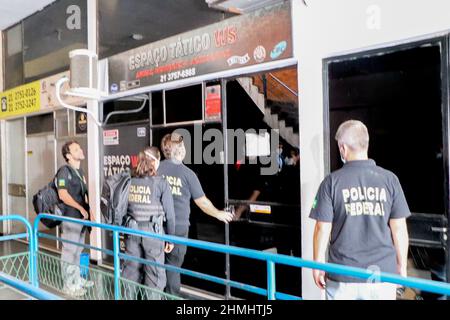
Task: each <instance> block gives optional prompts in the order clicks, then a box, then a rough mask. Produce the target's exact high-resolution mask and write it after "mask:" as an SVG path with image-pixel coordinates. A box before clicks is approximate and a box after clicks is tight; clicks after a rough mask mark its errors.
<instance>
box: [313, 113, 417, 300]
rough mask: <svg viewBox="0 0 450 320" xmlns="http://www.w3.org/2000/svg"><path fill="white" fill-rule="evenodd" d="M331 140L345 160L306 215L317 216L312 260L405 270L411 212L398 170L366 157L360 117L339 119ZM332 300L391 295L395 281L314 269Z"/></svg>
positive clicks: (365, 133)
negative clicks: (326, 257)
mask: <svg viewBox="0 0 450 320" xmlns="http://www.w3.org/2000/svg"><path fill="white" fill-rule="evenodd" d="M336 140H337V143H338V146H339V152H340V154H341V159H342V162H344V166H343V167H342V168H341V169H340V170H337V171H335V172H333V173H331V174H330V175H328V176H327V177H326V178H325V180H324V181H323V182H322V184H321V185H320V187H319V191H318V192H317V196H316V199H315V200H314V204H313V208H312V210H311V215H310V217H311V218H312V219H314V220H316V226H315V230H314V260H315V261H317V262H321V263H325V260H326V259H325V256H326V251H327V250H326V249H327V246H328V245H329V246H330V247H329V253H328V256H329V258H328V262H330V263H336V264H341V265H345V266H350V267H359V268H365V269H369V270H372V271H374V272H376V271H378V272H379V271H381V272H390V273H398V274H400V275H401V276H404V277H406V275H407V258H408V243H409V240H408V230H407V227H406V218H407V217H409V216H410V215H411V213H410V211H409V208H408V204H407V203H406V199H405V196H404V194H403V190H402V187H401V185H400V182H399V180H398V178H397V176H396V175H395V174H394V173H392V172H390V171H388V170H385V169H383V168H381V167H378V166H377V165H376V164H375V161H373V160H371V159H369V158H368V148H369V133H368V131H367V128H366V126H365V125H364V124H363V123H362V122H361V121H356V120H349V121H346V122H344V123H343V124H341V125H340V127H339V129H338V131H337V133H336ZM313 276H314V281H315V283H316V285H317V286H318V287H319V288H320V289H326V296H327V299H330V300H331V299H332V300H395V299H396V285H395V284H391V283H380V282H379V281H378V282H375V283H371V282H370V281H365V280H363V279H358V278H353V277H348V276H343V275H337V274H327V278H328V279H327V280H326V279H325V273H324V272H323V271H319V270H314V271H313Z"/></svg>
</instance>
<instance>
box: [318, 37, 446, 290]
mask: <svg viewBox="0 0 450 320" xmlns="http://www.w3.org/2000/svg"><path fill="white" fill-rule="evenodd" d="M429 44H438V45H439V46H440V48H441V80H442V83H441V96H442V98H441V99H442V101H441V112H442V143H443V157H444V159H443V162H444V173H445V176H444V197H445V199H447V200H446V201H444V213H443V216H444V218H446V219H447V224H446V226H445V227H446V228H444V232H445V233H446V234H445V235H444V239H445V236H446V237H447V254H446V276H447V282H449V283H450V250H449V249H450V230H449V221H450V201H449V199H450V198H449V196H450V177H449V174H450V167H449V162H450V146H449V143H450V135H449V134H450V132H449V131H450V130H449V125H450V118H449V115H450V110H449V109H450V95H449V90H450V89H449V84H450V83H449V82H450V79H449V76H450V33H448V32H443V33H442V32H439V33H436V34H432V35H426V36H423V37H417V38H412V39H406V40H403V41H400V42H396V43H386V44H383V45H380V46H376V47H372V48H367V49H366V50H364V49H358V50H355V51H353V52H346V53H343V54H336V55H333V56H330V57H327V58H325V59H323V62H322V67H323V68H322V69H323V73H322V74H323V79H322V83H323V102H324V103H323V128H324V141H323V143H324V162H325V163H324V165H325V166H324V168H325V174H329V173H330V156H331V152H330V139H331V137H330V101H329V81H328V79H329V78H328V76H329V72H328V65H329V64H330V63H331V62H337V61H344V60H350V59H355V58H362V57H367V56H375V55H377V54H379V53H384V54H389V53H393V52H398V51H401V50H407V49H412V48H417V47H420V46H424V45H429Z"/></svg>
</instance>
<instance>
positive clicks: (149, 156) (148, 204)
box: [122, 147, 175, 291]
mask: <svg viewBox="0 0 450 320" xmlns="http://www.w3.org/2000/svg"><path fill="white" fill-rule="evenodd" d="M160 157H161V156H160V153H159V150H158V149H157V148H155V147H148V148H146V149H144V150H143V151H142V152H140V153H139V160H138V165H137V168H136V170H135V172H134V174H133V177H132V179H131V184H130V191H129V196H128V212H127V214H128V217H127V218H128V223H127V226H128V227H129V228H132V229H135V230H141V231H145V232H151V233H156V234H164V233H167V234H169V235H173V234H175V213H174V206H173V198H172V192H171V189H170V186H169V184H168V183H167V181H166V180H165V179H163V178H162V177H160V176H157V175H156V172H157V170H158V167H159V160H160ZM125 245H126V250H125V254H127V255H130V256H135V257H139V258H142V259H145V260H149V261H152V262H156V263H159V264H164V253H169V252H171V251H172V249H173V244H171V243H164V242H163V241H161V240H158V239H154V238H149V237H140V236H131V235H128V236H127V239H126V241H125ZM122 275H123V277H124V278H126V279H128V280H131V281H134V282H138V283H140V282H142V280H144V283H145V285H146V286H148V287H151V288H155V289H158V290H161V291H163V290H164V288H165V286H166V272H165V270H164V268H161V267H156V266H151V265H147V264H145V265H143V264H141V263H139V262H137V261H131V260H126V261H125V263H124V269H123V274H122ZM143 278H144V279H143Z"/></svg>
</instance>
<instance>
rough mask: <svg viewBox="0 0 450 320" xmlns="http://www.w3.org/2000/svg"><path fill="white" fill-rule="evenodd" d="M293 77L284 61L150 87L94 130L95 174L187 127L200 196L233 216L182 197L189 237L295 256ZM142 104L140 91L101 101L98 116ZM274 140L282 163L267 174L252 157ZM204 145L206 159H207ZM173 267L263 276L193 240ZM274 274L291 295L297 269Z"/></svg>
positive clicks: (197, 284) (189, 159) (258, 267)
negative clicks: (225, 219)
mask: <svg viewBox="0 0 450 320" xmlns="http://www.w3.org/2000/svg"><path fill="white" fill-rule="evenodd" d="M296 82H297V69H296V67H292V68H288V69H283V70H277V71H272V72H269V73H264V74H256V75H251V76H245V77H242V78H233V79H229V80H221V81H211V82H205V83H201V84H194V85H191V86H187V87H182V88H177V89H172V90H164V91H156V92H151V93H149V94H148V97H149V103H147V104H146V106H145V107H144V108H143V109H142V110H141V111H140V112H139V113H135V114H130V115H127V116H125V117H124V116H123V115H121V116H120V117H116V116H113V117H111V118H110V123H109V124H108V126H107V127H105V129H104V130H103V159H104V163H103V170H104V176H105V177H106V176H109V175H110V174H114V173H116V172H118V171H120V170H123V169H125V168H132V167H133V164H134V165H135V163H134V161H133V159H134V158H135V156H136V155H137V153H138V152H139V151H140V150H141V149H142V148H143V147H145V146H147V145H154V146H158V147H160V142H161V139H162V137H163V136H164V135H165V134H166V133H170V132H173V131H174V130H178V132H181V133H183V134H186V135H187V136H188V137H187V138H186V139H185V141H188V140H189V143H187V142H186V148H187V156H186V161H185V163H186V164H187V165H188V167H190V168H191V169H192V170H193V171H194V172H195V173H196V174H197V176H198V177H199V180H200V182H201V184H202V187H203V189H204V191H205V194H206V196H207V197H208V198H209V199H210V200H211V201H212V202H213V204H214V205H215V206H216V207H217V208H219V209H222V208H228V209H229V210H235V211H236V212H237V215H238V217H237V218H236V221H233V222H231V223H230V225H229V226H225V225H224V224H223V223H221V222H219V221H217V220H215V219H213V218H211V217H209V216H208V215H206V214H204V213H203V212H201V210H200V209H199V208H198V207H197V206H196V205H195V204H194V203H193V202H192V203H191V218H190V222H191V227H190V233H189V237H190V238H192V239H199V240H204V241H211V242H215V243H222V244H230V245H234V246H239V247H245V248H251V249H256V250H267V251H271V252H278V253H283V254H288V255H294V256H300V252H301V251H300V243H301V240H300V239H301V238H300V203H299V194H300V171H299V163H298V147H299V140H298V102H297V96H296V92H295V88H296ZM291 87H292V88H291ZM142 103H143V95H142V96H140V98H139V97H135V98H133V97H132V98H125V99H123V100H117V101H112V102H109V103H108V104H105V105H104V110H105V115H104V116H107V114H108V113H111V112H112V111H118V110H133V109H137V108H139V107H140V106H141V105H142ZM224 129H229V130H231V131H227V130H224ZM274 129H276V130H277V131H274ZM180 130H181V131H180ZM252 130H253V131H252ZM261 130H263V131H264V132H267V134H264V132H263V131H261ZM224 132H226V134H227V136H226V138H225V139H226V140H227V141H228V143H227V144H226V145H227V148H224V144H223V143H222V144H221V145H220V147H219V148H218V149H215V150H213V151H211V143H212V142H214V139H215V138H213V137H212V136H214V135H215V134H217V135H220V136H221V137H225V135H224ZM240 132H242V133H244V135H239V133H240ZM272 135H276V141H279V143H278V142H277V143H276V145H275V146H273V148H272V150H271V149H270V142H271V138H272V139H274V138H275V137H272ZM278 147H280V148H281V147H282V149H283V151H282V153H281V155H280V159H283V162H282V163H278V162H277V163H276V164H275V165H274V168H275V171H274V172H273V173H272V174H270V175H264V174H261V168H262V167H266V168H268V167H270V165H271V164H267V163H266V164H263V161H262V160H261V158H262V157H264V156H270V155H273V154H274V152H276V150H277V149H278ZM231 148H233V150H232V151H231ZM199 152H200V153H201V154H199ZM206 153H208V154H211V155H212V157H213V159H215V161H213V162H208V159H206V158H205V157H204V155H205V154H206ZM273 158H274V159H275V161H277V160H278V157H275V156H274V157H273ZM225 159H228V161H226V162H225ZM250 160H255V163H250ZM104 246H106V247H107V248H108V247H111V239H110V235H104ZM104 259H105V261H107V262H108V261H109V260H108V259H107V258H106V257H104ZM183 267H184V268H186V269H190V270H195V271H198V272H202V273H205V274H209V275H214V276H217V277H222V278H226V277H227V275H228V277H229V278H230V279H232V280H235V281H241V282H243V283H247V284H252V285H255V286H258V287H261V288H265V286H266V281H267V280H266V265H265V264H264V263H261V264H258V263H256V262H255V261H249V260H246V259H240V258H236V257H226V256H225V255H223V254H215V253H211V252H206V251H203V250H198V249H194V248H191V249H189V250H188V253H187V255H186V259H185V263H184V265H183ZM277 273H278V274H277V280H278V283H277V288H278V290H279V291H281V292H284V293H290V294H295V295H300V288H301V283H300V279H301V274H300V271H299V270H294V269H293V268H292V269H291V268H288V267H285V268H283V267H279V268H278V269H277ZM182 283H183V284H184V285H187V286H189V287H194V288H197V289H203V290H205V291H208V292H213V293H216V294H219V295H230V296H234V297H251V296H249V295H247V294H244V293H243V292H242V291H239V290H231V291H230V289H229V288H225V287H223V286H221V285H215V284H212V283H211V282H206V281H201V280H198V279H195V278H192V277H187V276H182Z"/></svg>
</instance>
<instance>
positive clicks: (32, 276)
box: [0, 215, 60, 300]
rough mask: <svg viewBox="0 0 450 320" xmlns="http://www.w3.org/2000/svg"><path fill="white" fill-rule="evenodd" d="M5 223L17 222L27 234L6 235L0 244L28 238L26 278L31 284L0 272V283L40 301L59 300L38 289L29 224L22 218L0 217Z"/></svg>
mask: <svg viewBox="0 0 450 320" xmlns="http://www.w3.org/2000/svg"><path fill="white" fill-rule="evenodd" d="M5 221H18V222H21V223H23V224H24V226H25V228H26V230H27V233H21V234H15V235H8V236H2V237H0V242H3V241H10V240H17V239H26V238H28V241H29V243H28V248H29V250H28V251H29V263H28V277H29V280H30V283H31V284H28V283H26V282H23V281H21V280H18V279H15V278H13V277H11V276H8V275H6V274H4V273H1V272H0V282H3V283H4V284H6V285H9V286H10V287H13V288H15V289H18V290H20V291H21V292H24V293H25V294H27V295H29V296H31V297H33V298H36V299H42V300H60V298H59V297H57V296H55V295H53V294H50V293H48V292H46V291H44V290H41V289H39V288H38V282H39V280H38V275H37V250H36V248H37V247H36V246H35V243H34V239H35V238H34V232H33V229H32V227H31V224H30V223H29V222H28V220H26V219H25V218H24V217H22V216H19V215H8V216H0V222H5Z"/></svg>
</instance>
